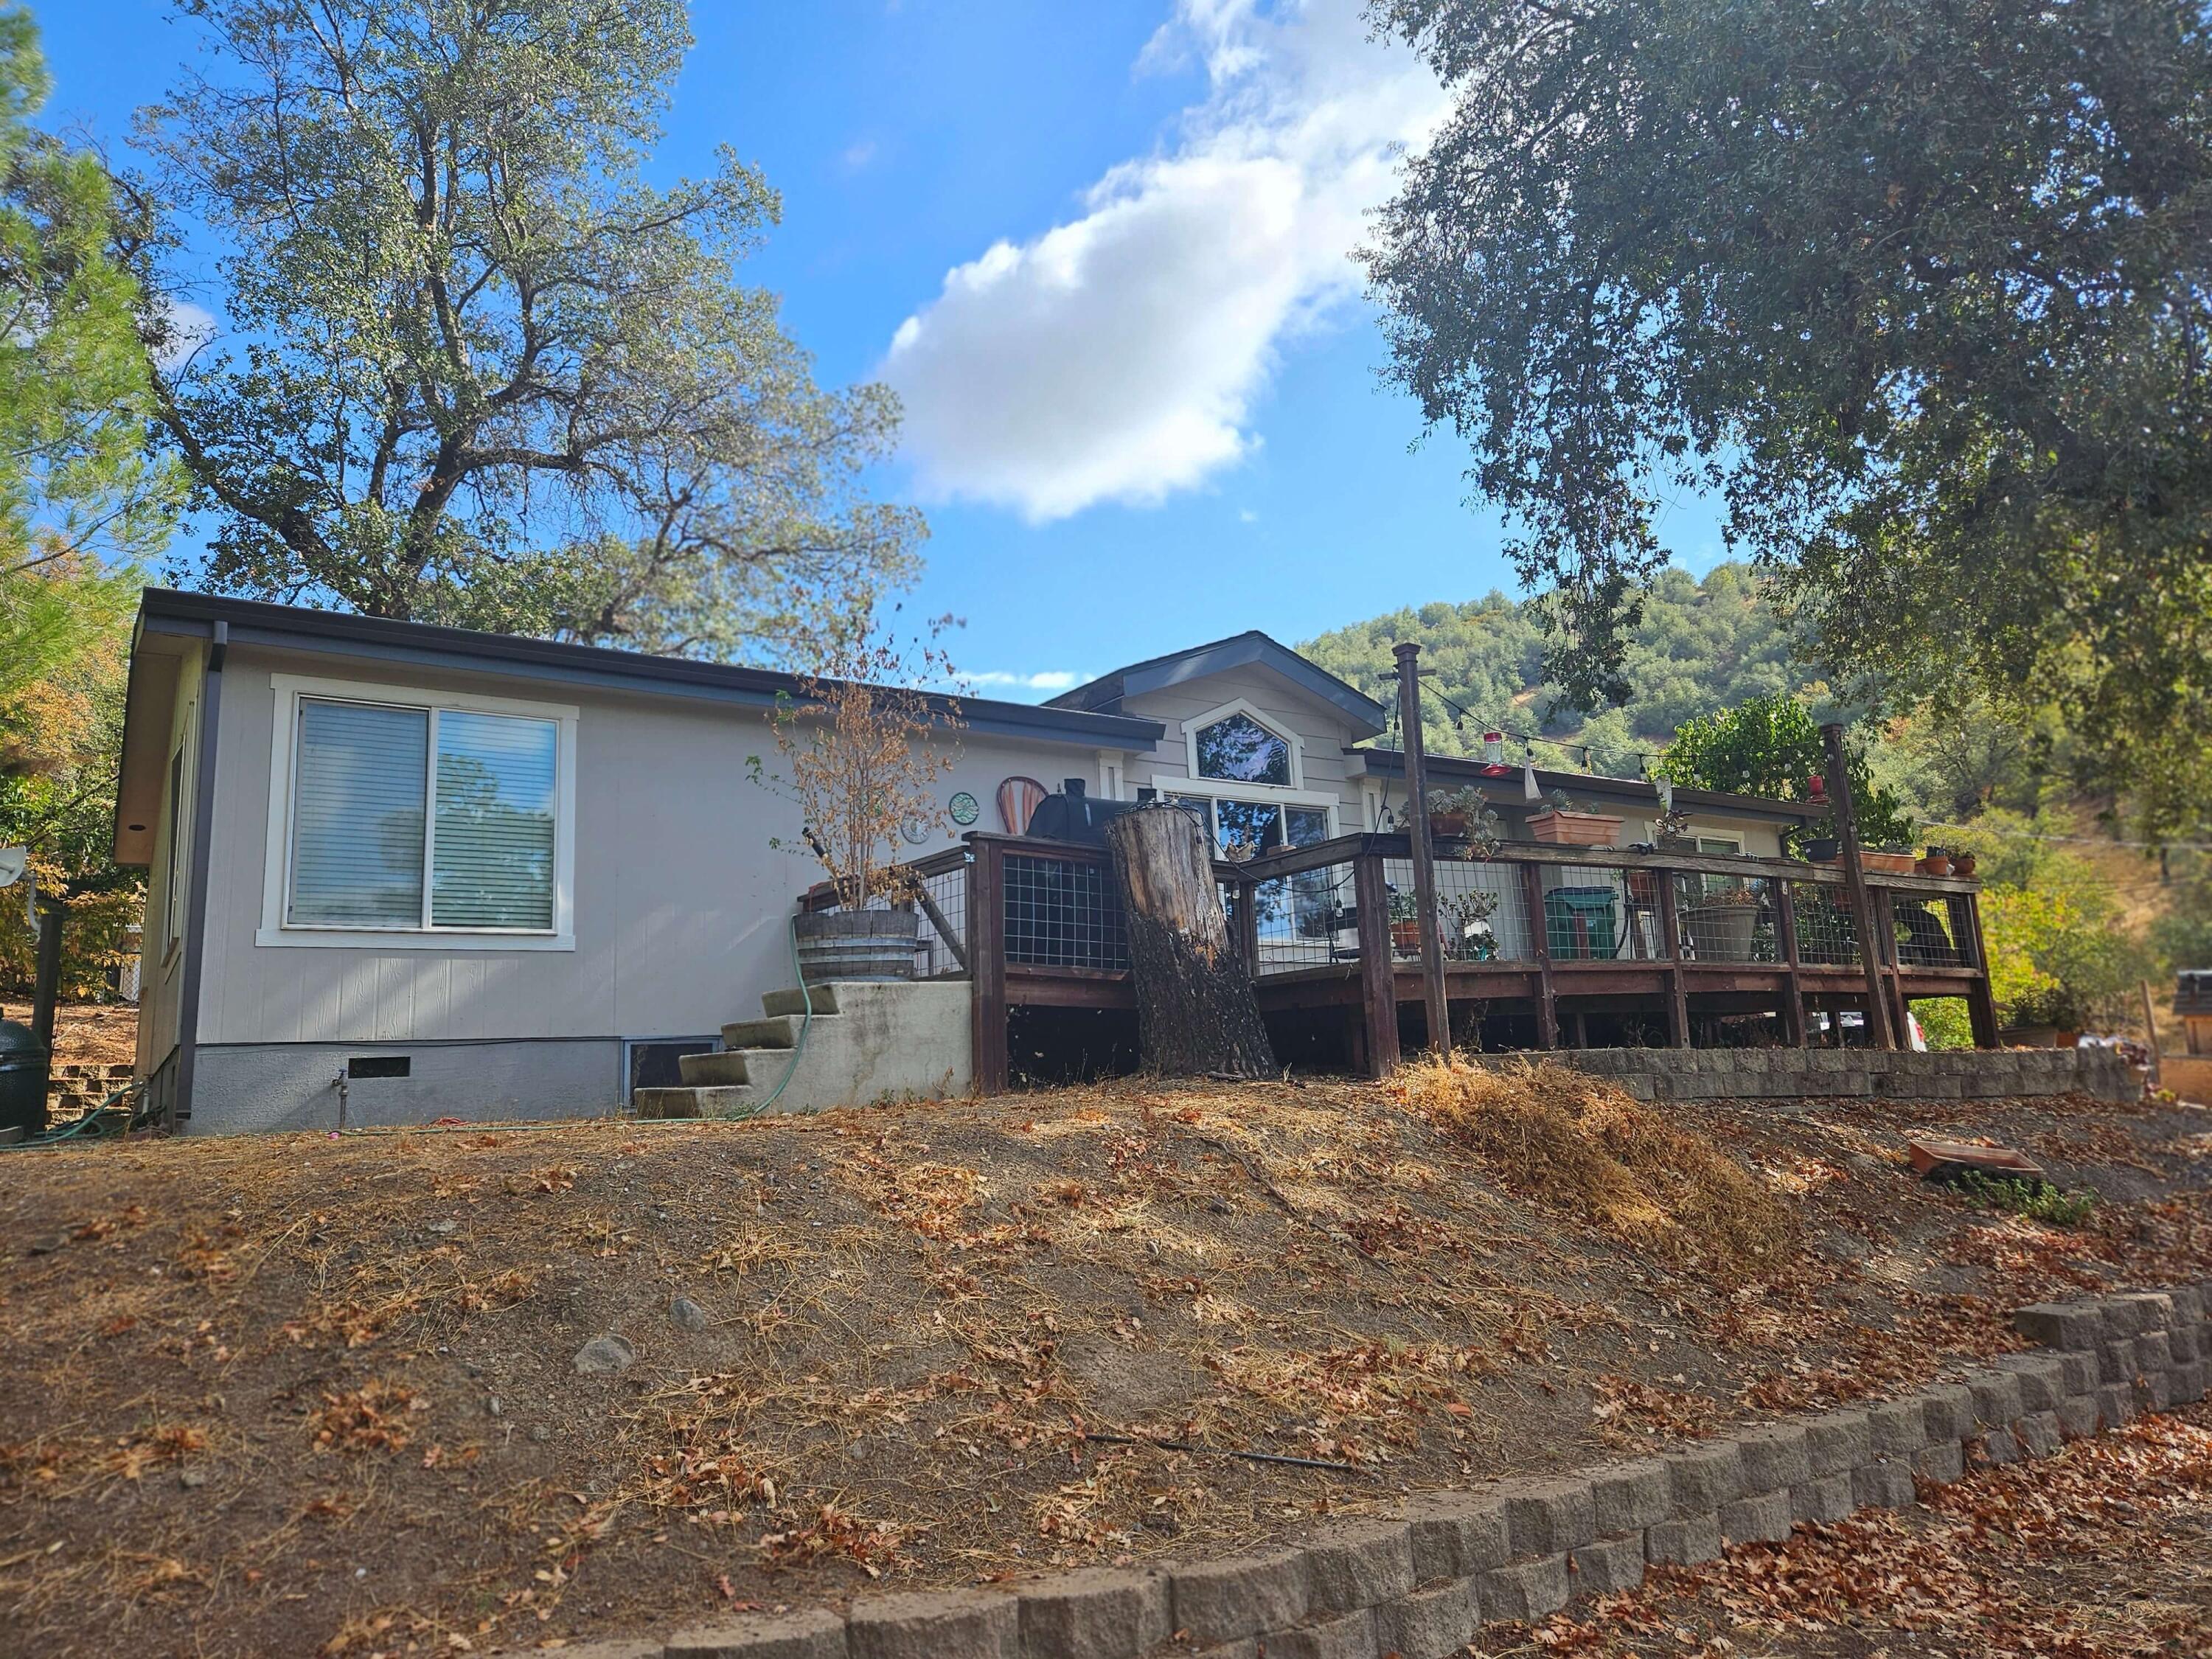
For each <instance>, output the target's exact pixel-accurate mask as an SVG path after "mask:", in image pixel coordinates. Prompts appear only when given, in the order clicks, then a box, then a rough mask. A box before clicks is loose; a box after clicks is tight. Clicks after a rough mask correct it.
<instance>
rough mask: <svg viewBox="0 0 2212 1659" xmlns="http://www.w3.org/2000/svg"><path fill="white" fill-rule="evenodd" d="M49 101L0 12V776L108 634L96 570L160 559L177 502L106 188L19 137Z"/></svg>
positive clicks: (13, 19)
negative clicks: (69, 673)
mask: <svg viewBox="0 0 2212 1659" xmlns="http://www.w3.org/2000/svg"><path fill="white" fill-rule="evenodd" d="M50 89H51V81H50V79H49V77H48V76H47V74H46V64H45V62H44V59H43V58H41V56H40V52H39V40H38V31H37V29H36V27H34V26H33V22H32V21H31V17H30V15H29V14H28V13H27V11H25V10H24V9H21V7H10V8H9V9H5V10H0V313H4V314H0V765H9V764H21V763H27V760H28V755H27V746H28V745H29V744H31V743H32V742H33V737H34V735H35V731H36V728H37V727H38V726H40V720H39V719H38V717H37V716H36V715H35V714H34V713H33V710H31V709H30V708H27V707H26V706H25V700H26V699H35V698H37V697H38V696H39V695H40V690H41V688H42V687H45V686H46V684H47V682H49V681H50V680H51V679H52V677H54V676H55V675H56V674H58V673H59V672H60V671H63V669H64V667H65V665H67V664H68V663H69V662H70V660H71V659H73V658H75V657H76V656H77V655H79V654H80V653H82V652H84V651H85V650H87V649H88V648H89V647H91V646H92V645H93V643H94V641H95V640H96V639H97V638H98V637H99V636H100V634H101V633H102V632H103V630H105V629H107V628H109V627H110V626H112V615H113V611H114V610H115V608H116V605H117V604H118V601H119V600H122V599H123V598H124V596H125V594H126V592H127V591H128V585H127V583H126V582H125V580H124V579H122V578H119V577H107V576H105V575H103V574H102V562H103V561H106V560H118V559H125V560H127V559H128V558H130V557H131V556H137V555H142V554H144V553H147V552H149V551H150V550H153V549H154V548H155V547H158V546H159V545H160V544H161V539H162V538H164V537H165V536H166V535H167V532H168V528H169V524H170V519H171V513H172V511H173V507H174V500H175V483H176V479H175V477H174V476H173V473H171V472H170V471H168V470H167V469H166V468H165V467H163V466H162V465H159V464H157V463H155V462H153V461H149V459H148V458H147V446H146V436H147V422H148V420H149V416H150V415H151V413H152V407H153V406H152V398H151V388H150V385H149V374H148V367H147V361H146V352H145V349H144V348H143V346H142V345H141V344H140V343H139V338H138V331H137V322H136V317H135V313H136V307H137V284H136V283H134V282H133V280H132V278H131V273H130V271H129V270H127V269H126V268H125V267H124V266H123V265H122V264H118V262H117V261H116V260H115V259H114V258H112V257H111V253H110V247H111V243H112V234H113V230H114V218H113V202H112V197H111V196H110V193H109V191H108V186H107V175H106V171H105V170H104V169H103V168H102V167H101V166H100V161H99V159H98V158H97V157H96V156H94V155H88V154H86V153H83V152H82V151H73V150H71V149H69V148H68V147H67V146H66V145H64V143H62V142H61V141H60V140H59V139H58V138H56V137H53V136H52V134H49V133H46V132H43V131H40V130H39V128H37V127H36V126H34V125H33V118H34V117H35V116H36V115H37V113H38V112H39V109H40V106H41V105H43V104H44V103H45V102H46V96H47V94H48V92H49V90H50ZM11 756H12V757H14V758H13V760H12V761H11V759H10V757H11Z"/></svg>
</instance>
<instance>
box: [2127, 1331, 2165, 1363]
mask: <svg viewBox="0 0 2212 1659" xmlns="http://www.w3.org/2000/svg"><path fill="white" fill-rule="evenodd" d="M2172 1369H2173V1341H2172V1338H2170V1337H2169V1336H2167V1335H2166V1333H2165V1332H2164V1331H2145V1332H2144V1333H2143V1334H2142V1335H2141V1336H2139V1337H2137V1338H2136V1370H2139V1371H2170V1370H2172Z"/></svg>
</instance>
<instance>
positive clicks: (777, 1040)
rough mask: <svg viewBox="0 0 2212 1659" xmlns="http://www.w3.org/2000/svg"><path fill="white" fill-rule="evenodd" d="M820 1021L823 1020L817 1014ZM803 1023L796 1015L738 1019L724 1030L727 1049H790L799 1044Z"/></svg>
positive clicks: (723, 1043) (724, 1041)
mask: <svg viewBox="0 0 2212 1659" xmlns="http://www.w3.org/2000/svg"><path fill="white" fill-rule="evenodd" d="M815 1018H817V1020H818V1019H820V1018H823V1016H821V1015H820V1014H817V1015H816V1016H815ZM800 1024H801V1021H800V1019H799V1016H797V1015H796V1014H770V1015H769V1017H768V1018H766V1019H738V1020H732V1021H731V1022H730V1023H729V1024H727V1025H725V1026H724V1027H723V1028H722V1046H723V1047H724V1048H793V1047H795V1046H796V1045H797V1043H798V1042H799V1025H800Z"/></svg>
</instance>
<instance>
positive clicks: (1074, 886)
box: [1004, 853, 1129, 971]
mask: <svg viewBox="0 0 2212 1659" xmlns="http://www.w3.org/2000/svg"><path fill="white" fill-rule="evenodd" d="M1004 869H1005V878H1004V879H1005V883H1006V960H1007V961H1008V962H1018V963H1028V964H1030V965H1032V966H1036V967H1046V968H1095V969H1104V970H1109V971H1114V970H1119V969H1125V968H1127V966H1128V965H1129V933H1128V924H1127V919H1126V918H1125V917H1124V915H1122V911H1121V889H1120V887H1119V885H1118V884H1116V883H1115V879H1114V872H1113V870H1112V869H1111V868H1110V867H1109V866H1107V865H1106V864H1104V863H1103V862H1101V861H1098V860H1091V859H1060V858H1051V857H1042V856H1039V855H1037V854H1030V853H1009V854H1006V863H1005V866H1004Z"/></svg>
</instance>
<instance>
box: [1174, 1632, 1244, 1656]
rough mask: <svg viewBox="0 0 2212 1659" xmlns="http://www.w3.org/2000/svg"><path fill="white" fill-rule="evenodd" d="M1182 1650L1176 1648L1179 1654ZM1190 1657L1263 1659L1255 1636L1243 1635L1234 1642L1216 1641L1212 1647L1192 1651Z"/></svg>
mask: <svg viewBox="0 0 2212 1659" xmlns="http://www.w3.org/2000/svg"><path fill="white" fill-rule="evenodd" d="M1176 1652H1177V1653H1178V1655H1180V1653H1181V1652H1182V1650H1176ZM1190 1659H1261V1653H1260V1644H1259V1642H1258V1640H1257V1639H1256V1638H1253V1637H1249V1636H1241V1637H1239V1638H1237V1640H1235V1641H1234V1642H1219V1643H1216V1644H1214V1645H1213V1646H1212V1647H1210V1648H1200V1649H1197V1650H1194V1651H1192V1653H1191V1656H1190Z"/></svg>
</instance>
